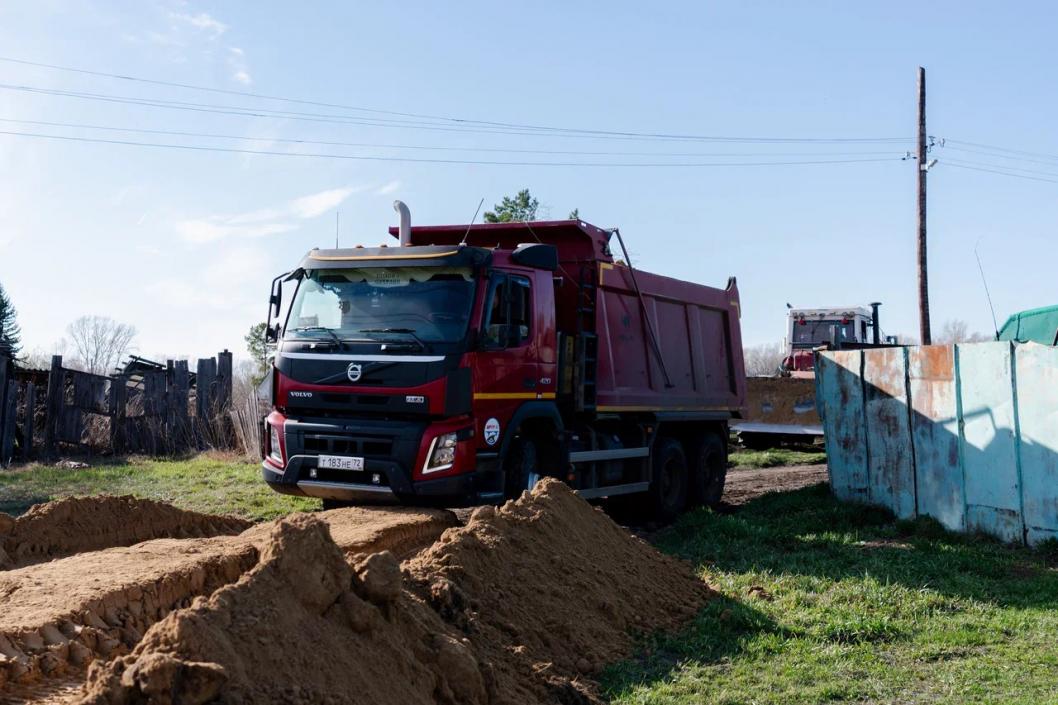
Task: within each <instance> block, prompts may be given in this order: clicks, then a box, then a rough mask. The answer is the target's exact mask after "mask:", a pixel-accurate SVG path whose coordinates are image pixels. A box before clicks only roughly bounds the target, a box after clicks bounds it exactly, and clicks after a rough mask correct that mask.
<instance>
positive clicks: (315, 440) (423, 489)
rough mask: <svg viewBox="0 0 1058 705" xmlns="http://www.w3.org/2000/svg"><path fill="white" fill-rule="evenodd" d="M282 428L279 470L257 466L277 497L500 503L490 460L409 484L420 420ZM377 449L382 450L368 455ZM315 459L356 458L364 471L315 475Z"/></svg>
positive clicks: (267, 463)
mask: <svg viewBox="0 0 1058 705" xmlns="http://www.w3.org/2000/svg"><path fill="white" fill-rule="evenodd" d="M283 428H284V432H283V439H284V440H283V446H284V453H283V455H284V457H285V458H286V464H285V465H284V466H283V467H279V463H278V462H277V461H276V460H274V459H271V458H266V459H265V460H264V461H263V462H262V463H261V474H262V477H263V479H264V481H265V482H267V483H268V485H269V486H270V487H271V488H272V489H273V490H275V491H276V492H280V493H282V494H289V495H298V496H304V497H318V498H321V499H330V500H338V501H344V502H355V503H359V504H387V503H388V504H392V503H397V502H399V503H404V504H422V505H433V506H449V507H453V506H466V505H473V504H481V503H484V502H495V501H499V500H500V499H502V491H503V483H502V479H501V478H500V476H499V473H498V472H497V471H496V468H495V459H494V458H492V457H484V458H475V459H474V460H473V461H471V464H472V465H473V467H472V469H471V468H465V467H464V471H463V472H459V473H458V474H450V475H446V476H443V477H437V478H416V475H415V472H414V468H415V466H416V464H417V463H419V462H420V445H421V441H422V439H423V435H424V434H425V433H427V432H428V424H427V423H426V422H406V421H381V420H363V421H353V420H342V421H338V422H335V421H332V420H330V419H328V420H311V421H294V420H290V419H285V420H284V424H283ZM378 448H384V449H386V450H385V452H384V453H383V452H381V451H379V452H375V453H372V452H369V451H371V450H372V449H378ZM320 454H335V455H354V456H361V457H363V458H364V469H363V470H360V471H345V470H325V469H320V468H318V466H317V459H318V456H319V455H320ZM491 455H492V454H490V456H491ZM466 464H467V463H466V460H464V465H466Z"/></svg>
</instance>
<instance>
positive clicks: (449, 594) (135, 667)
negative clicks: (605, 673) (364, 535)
mask: <svg viewBox="0 0 1058 705" xmlns="http://www.w3.org/2000/svg"><path fill="white" fill-rule="evenodd" d="M710 594H711V592H710V591H709V589H708V588H707V587H706V586H705V585H704V584H702V583H701V582H700V581H699V580H698V579H697V578H696V577H695V576H694V575H693V573H692V572H691V570H690V569H689V567H688V566H686V565H685V564H682V563H680V562H678V561H675V560H673V559H670V558H666V557H664V556H662V555H660V554H659V553H657V552H656V551H655V550H654V549H652V548H650V547H649V546H648V545H646V544H645V543H643V542H642V541H640V540H638V539H636V538H634V537H632V536H630V535H629V534H628V533H627V532H625V531H623V530H622V529H620V528H619V527H618V526H616V525H615V524H614V523H613V522H612V521H611V520H610V519H609V518H608V517H607V516H606V515H605V514H603V513H601V512H599V511H597V510H595V509H593V508H592V507H591V506H590V505H588V504H587V503H586V502H584V501H583V500H581V499H580V498H578V497H577V496H576V495H574V494H573V493H572V492H571V491H570V490H569V489H568V488H567V487H566V486H565V485H563V484H561V483H558V482H555V481H545V482H542V483H540V484H539V485H537V487H536V489H535V490H534V491H533V492H532V493H531V494H530V493H526V494H523V496H522V497H521V498H520V499H519V500H518V501H516V502H509V503H507V504H506V505H504V506H503V507H502V508H500V509H493V508H482V509H478V510H476V511H475V512H474V514H473V515H472V517H471V520H470V521H469V523H468V524H467V526H465V527H457V528H451V529H448V530H447V531H445V532H444V534H442V535H441V538H440V540H439V541H438V542H437V543H436V544H434V545H433V546H432V547H431V548H429V549H427V550H426V551H425V552H423V553H421V554H419V555H418V556H417V557H415V558H412V559H410V560H409V561H407V562H405V563H404V564H403V571H402V569H401V565H400V564H399V563H398V562H397V559H396V558H395V557H394V556H393V555H392V554H391V553H390V552H388V551H384V552H381V553H372V554H368V555H363V554H361V555H358V556H356V557H355V558H354V559H352V560H350V561H349V562H347V559H346V556H345V554H343V551H342V549H341V548H339V546H338V545H337V544H336V543H335V542H334V540H333V539H332V538H331V536H330V534H329V532H328V529H327V525H326V524H325V523H324V522H323V521H320V520H319V519H317V518H315V517H312V516H305V515H300V516H295V517H292V518H289V519H285V520H281V521H280V522H278V523H277V524H275V525H274V526H273V527H271V529H270V533H269V536H268V539H267V541H266V542H265V543H264V544H262V545H261V547H260V560H259V561H258V563H257V564H256V565H255V566H254V567H253V568H252V569H251V570H249V571H248V572H247V573H246V574H244V575H243V576H242V578H240V579H239V580H238V581H237V582H235V583H233V584H230V585H227V586H225V587H222V588H220V589H219V590H217V591H216V592H215V593H213V594H212V595H211V596H210V597H209V598H198V599H196V600H195V601H194V603H193V604H192V605H191V606H190V607H189V608H187V609H182V610H178V611H175V612H173V613H171V614H169V615H168V616H167V617H166V618H165V619H163V620H161V621H160V622H158V623H157V624H155V625H154V626H153V627H151V628H150V629H149V630H148V631H147V633H146V634H145V635H144V637H143V639H142V641H140V643H139V645H138V646H137V647H136V648H135V649H134V650H133V652H132V653H131V654H128V655H126V656H122V657H120V658H117V659H115V660H113V661H111V662H110V663H108V664H103V663H102V662H97V663H96V664H94V665H93V666H92V667H91V668H90V669H89V674H88V681H87V683H86V686H85V691H84V694H83V696H82V699H81V700H80V701H79V702H81V703H85V704H88V703H91V704H92V705H104V704H110V703H113V704H115V705H116V704H117V703H122V704H125V703H159V704H161V703H178V702H179V703H186V704H189V705H195V704H198V703H206V702H218V703H248V702H319V703H336V704H337V703H354V702H355V703H365V702H370V703H377V704H378V705H391V704H392V705H397V704H398V703H400V704H404V703H424V704H427V703H445V704H448V703H451V704H455V703H459V704H464V703H465V704H467V705H478V704H481V705H485V704H486V703H488V704H499V703H511V704H512V705H513V704H514V703H518V704H523V703H524V704H529V705H531V704H533V703H555V702H586V703H591V702H597V698H596V697H595V695H594V690H593V685H592V682H591V680H590V677H591V675H593V674H594V673H596V671H597V670H598V669H599V668H600V667H601V666H602V665H603V664H605V663H607V662H611V661H613V660H616V659H618V658H621V657H622V656H624V655H627V654H628V652H629V649H630V648H631V643H632V642H631V640H632V636H631V634H630V632H634V631H643V632H648V631H653V630H655V629H659V628H669V627H674V626H676V625H678V624H679V623H681V622H682V621H684V620H686V619H687V618H688V617H690V616H691V615H693V614H694V613H696V612H697V610H698V609H699V608H700V607H701V605H702V604H703V603H704V602H705V601H706V600H707V599H709V597H710Z"/></svg>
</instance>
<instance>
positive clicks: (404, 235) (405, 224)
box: [393, 201, 411, 247]
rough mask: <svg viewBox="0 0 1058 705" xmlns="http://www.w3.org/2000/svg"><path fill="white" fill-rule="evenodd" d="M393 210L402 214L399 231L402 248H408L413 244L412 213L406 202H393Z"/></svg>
mask: <svg viewBox="0 0 1058 705" xmlns="http://www.w3.org/2000/svg"><path fill="white" fill-rule="evenodd" d="M393 210H395V211H397V213H399V214H400V228H399V229H398V232H399V235H398V238H399V239H400V246H401V247H407V246H408V245H410V244H411V211H410V210H408V206H407V205H406V204H405V203H404V201H393Z"/></svg>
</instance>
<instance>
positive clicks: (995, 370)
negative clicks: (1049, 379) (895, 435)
mask: <svg viewBox="0 0 1058 705" xmlns="http://www.w3.org/2000/svg"><path fill="white" fill-rule="evenodd" d="M956 354H957V355H958V364H957V369H958V370H959V379H958V382H957V384H958V386H959V390H960V392H961V393H960V399H961V409H960V412H959V417H960V418H961V419H962V446H961V447H962V467H963V477H964V488H965V490H964V491H965V494H966V530H967V531H984V532H989V533H993V534H995V535H996V536H998V537H1000V538H1002V539H1003V540H1004V541H1021V540H1022V525H1021V499H1020V497H1021V484H1020V481H1019V479H1018V468H1017V464H1018V458H1017V438H1016V435H1015V433H1016V432H1015V426H1016V423H1015V418H1014V412H1015V409H1014V388H1013V386H1012V378H1011V374H1012V372H1013V370H1012V367H1011V363H1012V361H1013V358H1012V356H1011V353H1010V346H1009V344H1007V345H960V346H959V347H958V348H957V350H956ZM962 380H972V381H971V382H970V383H969V384H963V383H962Z"/></svg>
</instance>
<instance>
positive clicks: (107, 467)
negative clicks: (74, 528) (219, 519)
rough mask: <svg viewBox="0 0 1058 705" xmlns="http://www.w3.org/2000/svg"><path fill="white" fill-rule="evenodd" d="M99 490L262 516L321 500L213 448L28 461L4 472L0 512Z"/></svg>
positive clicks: (0, 479)
mask: <svg viewBox="0 0 1058 705" xmlns="http://www.w3.org/2000/svg"><path fill="white" fill-rule="evenodd" d="M99 494H110V495H124V494H131V495H135V496H137V497H145V498H148V499H155V500H159V501H163V502H169V503H171V504H174V505H176V506H178V507H182V508H184V509H193V510H195V511H199V512H209V513H211V514H236V515H239V516H243V517H246V518H248V519H253V520H258V521H260V520H265V519H274V518H276V517H280V516H283V515H285V514H289V513H290V512H294V511H312V510H315V509H319V508H320V503H319V501H318V500H311V499H306V498H303V497H289V496H287V495H281V494H278V493H276V492H273V491H272V490H271V489H270V488H269V487H268V485H266V484H265V483H264V481H263V480H262V479H261V470H260V467H259V466H258V465H257V464H256V463H248V462H246V461H245V460H242V459H239V458H233V457H226V456H222V455H218V454H211V453H204V454H202V455H199V456H196V457H193V458H189V459H184V460H170V459H158V458H138V457H136V458H126V459H116V460H107V461H102V462H97V463H93V464H92V465H91V467H88V468H78V469H67V468H60V467H54V466H49V465H29V466H26V467H24V468H20V469H17V470H11V471H6V472H2V473H0V511H3V512H7V513H11V514H20V513H22V512H24V511H25V510H27V509H29V507H30V506H31V505H33V504H37V503H39V502H47V501H50V500H53V499H59V498H61V497H70V496H84V495H99Z"/></svg>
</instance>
